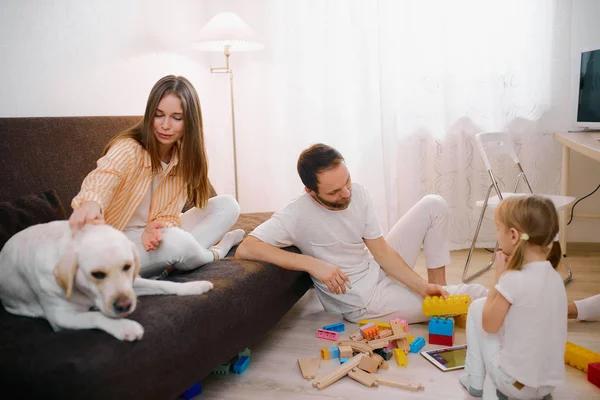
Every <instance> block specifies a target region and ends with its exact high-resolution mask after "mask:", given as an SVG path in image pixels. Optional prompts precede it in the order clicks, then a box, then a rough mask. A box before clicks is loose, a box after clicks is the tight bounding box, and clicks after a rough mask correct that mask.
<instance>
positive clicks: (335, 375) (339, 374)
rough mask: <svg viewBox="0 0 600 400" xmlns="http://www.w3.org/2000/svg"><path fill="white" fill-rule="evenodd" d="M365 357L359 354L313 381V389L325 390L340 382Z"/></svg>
mask: <svg viewBox="0 0 600 400" xmlns="http://www.w3.org/2000/svg"><path fill="white" fill-rule="evenodd" d="M364 356H365V353H359V354H357V355H355V356H354V357H352V358H351V359H349V360H348V361H346V362H345V363H344V364H342V365H340V366H339V367H338V368H336V369H334V370H333V371H331V372H329V373H328V374H325V375H323V376H321V377H319V378H317V379H316V380H314V381H313V383H312V385H313V387H316V388H317V389H319V390H323V389H325V388H326V387H328V386H330V385H332V384H333V383H335V382H337V381H338V380H340V379H342V378H343V377H344V376H346V375H348V372H350V371H351V370H352V368H354V367H356V366H357V365H358V364H359V363H360V360H361V359H362V358H363V357H364Z"/></svg>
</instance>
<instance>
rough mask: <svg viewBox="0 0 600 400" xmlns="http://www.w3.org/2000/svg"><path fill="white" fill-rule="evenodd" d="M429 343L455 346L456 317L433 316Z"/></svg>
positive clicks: (430, 323) (430, 324)
mask: <svg viewBox="0 0 600 400" xmlns="http://www.w3.org/2000/svg"><path fill="white" fill-rule="evenodd" d="M429 343H430V344H438V345H442V346H454V318H441V317H440V318H438V317H432V318H431V319H430V320H429Z"/></svg>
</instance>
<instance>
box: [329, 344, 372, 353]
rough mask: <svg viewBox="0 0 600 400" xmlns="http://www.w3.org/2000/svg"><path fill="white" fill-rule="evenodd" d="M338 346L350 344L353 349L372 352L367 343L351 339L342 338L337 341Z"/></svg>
mask: <svg viewBox="0 0 600 400" xmlns="http://www.w3.org/2000/svg"><path fill="white" fill-rule="evenodd" d="M337 345H338V347H339V346H350V347H352V350H354V351H361V352H363V353H369V355H370V354H373V348H372V347H371V346H369V345H368V344H367V343H361V342H354V341H352V340H342V341H340V342H338V343H337Z"/></svg>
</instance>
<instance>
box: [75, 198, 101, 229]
mask: <svg viewBox="0 0 600 400" xmlns="http://www.w3.org/2000/svg"><path fill="white" fill-rule="evenodd" d="M87 223H90V224H95V225H98V224H103V223H104V217H102V212H101V211H100V204H98V203H96V202H95V201H86V202H85V203H83V204H82V205H81V207H79V208H78V209H77V210H75V211H73V214H71V217H70V218H69V225H70V226H71V231H72V232H73V234H75V233H77V232H78V231H79V230H80V229H81V228H83V226H84V225H85V224H87Z"/></svg>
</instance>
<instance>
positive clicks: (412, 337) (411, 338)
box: [406, 335, 415, 344]
mask: <svg viewBox="0 0 600 400" xmlns="http://www.w3.org/2000/svg"><path fill="white" fill-rule="evenodd" d="M406 341H407V342H408V344H411V343H412V342H414V341H415V337H414V336H413V335H407V336H406Z"/></svg>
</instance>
